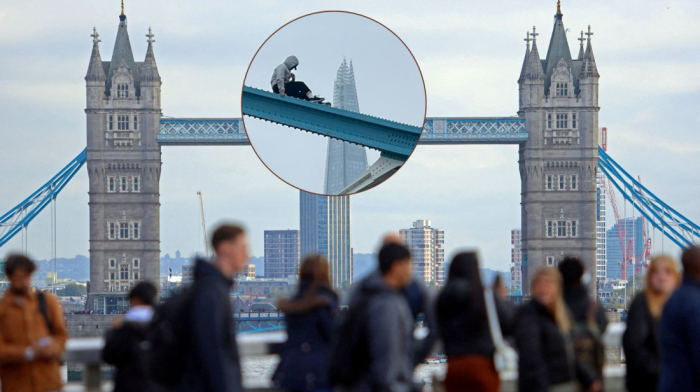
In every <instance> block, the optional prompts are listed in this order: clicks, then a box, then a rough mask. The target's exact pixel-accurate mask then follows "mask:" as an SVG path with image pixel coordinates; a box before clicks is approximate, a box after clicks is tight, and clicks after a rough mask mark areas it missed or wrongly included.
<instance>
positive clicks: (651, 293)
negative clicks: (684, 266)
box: [644, 255, 681, 318]
mask: <svg viewBox="0 0 700 392" xmlns="http://www.w3.org/2000/svg"><path fill="white" fill-rule="evenodd" d="M663 266H670V267H671V271H673V274H674V275H675V276H676V286H678V285H679V284H680V282H681V274H680V272H679V271H678V264H676V261H675V260H674V259H673V258H672V257H671V256H666V255H661V256H656V257H654V258H653V259H651V262H650V263H649V270H648V271H647V276H646V282H645V287H644V295H645V296H646V299H647V307H648V308H649V313H651V315H652V316H653V317H654V318H659V317H661V311H662V310H663V308H664V305H665V304H666V300H668V297H670V296H671V292H672V291H671V292H668V293H661V292H658V291H655V290H654V288H653V287H652V284H651V279H652V277H653V276H654V274H656V273H657V272H658V270H659V269H660V268H662V267H663Z"/></svg>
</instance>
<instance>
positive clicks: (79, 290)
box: [56, 283, 87, 297]
mask: <svg viewBox="0 0 700 392" xmlns="http://www.w3.org/2000/svg"><path fill="white" fill-rule="evenodd" d="M56 294H58V295H59V296H61V297H80V296H82V295H87V288H86V287H85V286H83V285H81V284H77V283H71V284H68V285H66V287H65V288H64V289H63V290H58V291H57V292H56Z"/></svg>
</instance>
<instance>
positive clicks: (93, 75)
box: [85, 27, 107, 82]
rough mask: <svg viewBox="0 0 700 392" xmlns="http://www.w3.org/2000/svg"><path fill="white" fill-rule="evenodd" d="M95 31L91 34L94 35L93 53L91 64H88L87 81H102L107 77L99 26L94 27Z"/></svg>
mask: <svg viewBox="0 0 700 392" xmlns="http://www.w3.org/2000/svg"><path fill="white" fill-rule="evenodd" d="M92 31H93V33H92V34H91V35H90V36H91V37H92V54H91V55H90V65H88V71H87V75H85V80H86V81H102V82H104V81H105V79H107V76H106V75H105V71H104V68H103V67H102V58H101V57H100V46H99V42H100V39H99V37H100V35H99V34H97V28H95V27H93V28H92Z"/></svg>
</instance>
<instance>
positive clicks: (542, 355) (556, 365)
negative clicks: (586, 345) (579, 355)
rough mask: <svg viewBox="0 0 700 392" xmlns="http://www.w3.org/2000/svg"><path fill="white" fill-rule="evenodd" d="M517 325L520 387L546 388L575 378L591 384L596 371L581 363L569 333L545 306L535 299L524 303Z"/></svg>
mask: <svg viewBox="0 0 700 392" xmlns="http://www.w3.org/2000/svg"><path fill="white" fill-rule="evenodd" d="M515 325H516V328H515V341H516V345H517V348H518V354H519V365H518V373H519V376H518V385H519V390H521V391H527V392H547V390H548V388H549V387H550V386H552V385H556V384H561V383H566V382H570V381H574V380H576V379H578V381H580V382H581V384H583V385H584V386H588V385H590V384H591V382H592V380H593V379H594V377H595V375H592V374H589V373H588V372H586V371H585V370H584V369H583V368H582V367H581V366H580V365H579V364H578V361H577V360H576V355H575V354H574V348H573V344H572V342H571V338H570V336H565V335H564V334H563V333H562V332H561V330H560V329H559V327H558V326H557V324H556V323H555V322H554V318H553V317H552V315H551V314H550V313H549V312H548V311H547V309H545V308H544V306H542V305H540V304H539V303H538V302H537V301H535V300H531V301H530V302H529V303H527V304H525V305H523V306H521V307H520V308H519V309H518V312H517V315H516V319H515Z"/></svg>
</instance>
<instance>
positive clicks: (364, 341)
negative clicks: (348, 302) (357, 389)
mask: <svg viewBox="0 0 700 392" xmlns="http://www.w3.org/2000/svg"><path fill="white" fill-rule="evenodd" d="M372 297H374V293H368V294H365V295H363V296H362V298H361V299H360V301H359V303H358V304H357V305H355V306H351V307H349V308H348V310H347V312H346V314H345V315H344V316H342V319H341V322H340V324H339V326H338V328H337V329H336V333H335V337H334V340H333V343H332V345H331V357H330V363H329V366H328V382H329V383H330V385H331V387H344V388H350V387H352V386H353V385H355V384H356V383H357V382H358V381H359V379H360V377H361V376H362V375H363V374H365V373H366V372H367V370H368V369H369V367H370V353H369V336H368V334H367V323H366V320H367V314H366V313H367V308H368V305H369V302H370V300H371V299H372Z"/></svg>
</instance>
